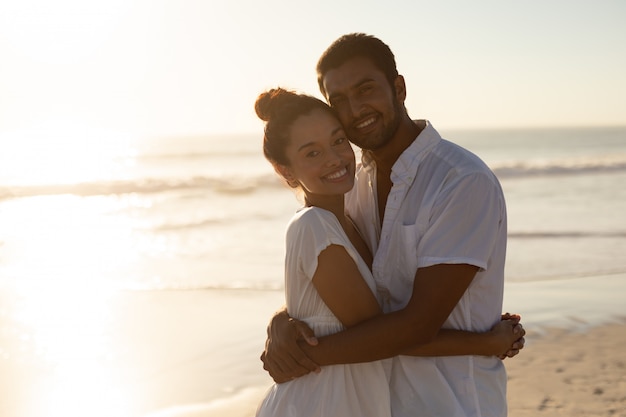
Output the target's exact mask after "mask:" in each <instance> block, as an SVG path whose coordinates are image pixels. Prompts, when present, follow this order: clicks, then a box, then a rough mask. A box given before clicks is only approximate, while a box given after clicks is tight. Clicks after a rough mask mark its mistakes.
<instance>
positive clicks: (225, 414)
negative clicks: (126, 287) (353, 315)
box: [0, 278, 626, 417]
mask: <svg viewBox="0 0 626 417" xmlns="http://www.w3.org/2000/svg"><path fill="white" fill-rule="evenodd" d="M596 279H597V278H596ZM535 286H536V284H535ZM524 288H525V287H517V286H516V287H514V289H515V293H518V294H519V296H520V297H521V298H520V300H519V301H520V302H521V301H523V300H524V299H529V296H528V295H527V294H526V292H525V291H524V290H523V289H524ZM543 289H544V290H545V291H543V292H541V293H542V294H545V295H547V296H549V295H550V293H549V291H547V290H546V288H543ZM529 291H530V289H529ZM538 297H539V295H537V297H535V301H537V298H538ZM516 300H517V298H515V297H514V298H513V299H510V300H509V304H508V305H510V306H511V307H512V311H516V312H517V311H521V312H522V313H523V311H522V309H520V308H518V302H517V301H516ZM4 301H7V299H4ZM14 302H15V303H18V304H19V302H20V300H19V299H17V301H14ZM94 304H95V300H85V299H83V300H81V301H80V304H79V305H77V306H72V305H67V306H65V307H66V309H67V315H59V313H58V312H53V311H44V310H41V311H40V312H39V313H38V314H39V315H40V316H37V317H33V320H34V321H33V323H32V324H31V325H27V323H24V322H20V321H19V320H10V319H9V318H7V317H6V316H4V317H0V319H1V320H0V321H2V323H0V324H2V326H1V327H2V328H3V333H2V334H0V342H1V344H0V346H2V349H3V351H2V353H3V356H2V358H1V360H0V389H1V391H0V392H1V394H0V395H1V397H2V398H1V401H0V415H2V416H3V417H24V416H32V417H57V416H58V417H61V416H63V417H70V416H71V417H73V416H76V417H78V416H84V415H90V416H98V417H99V416H101V417H113V416H115V417H175V416H176V417H183V416H185V417H192V416H193V417H214V416H220V417H252V416H254V411H255V409H256V405H257V404H258V402H259V401H260V400H261V398H262V397H263V395H264V393H265V391H266V390H267V388H268V387H269V386H270V385H271V380H270V379H269V377H268V376H267V375H266V374H265V373H264V371H263V370H262V368H261V363H260V361H259V359H258V357H259V354H260V352H261V349H262V347H263V343H264V338H265V325H266V324H267V320H268V318H269V317H270V315H271V314H272V313H273V311H275V309H276V308H278V307H279V306H280V305H281V304H282V293H281V292H280V291H266V292H259V291H247V290H229V291H147V292H142V291H139V292H132V291H131V292H124V293H119V294H112V295H110V296H109V297H108V298H107V299H106V303H105V305H106V307H107V311H108V314H107V315H106V317H107V320H106V321H104V322H103V323H101V324H97V322H96V321H94V320H95V319H94V317H90V316H89V310H88V309H87V308H86V306H87V305H94ZM13 307H14V308H15V309H18V306H15V305H14V306H13ZM74 307H76V308H74ZM79 308H82V311H83V314H82V315H81V314H80V311H79V310H78V309H79ZM561 311H562V314H563V315H566V316H568V317H569V321H568V322H567V324H563V325H561V326H556V327H554V328H546V327H543V326H542V325H539V324H537V323H540V322H544V321H550V320H547V318H546V317H544V316H541V315H537V316H535V315H533V314H529V315H528V318H527V319H526V320H525V321H524V323H525V327H526V328H527V330H528V335H527V342H526V348H525V349H524V350H523V351H522V353H521V354H520V355H518V356H517V357H516V358H514V359H507V362H506V364H507V369H508V374H509V390H508V391H509V405H510V413H509V415H510V416H511V417H527V416H528V417H529V416H536V415H541V416H545V417H551V416H626V353H625V352H626V351H625V350H624V346H625V345H626V317H624V316H621V317H620V316H619V314H618V313H617V314H616V313H615V310H614V313H613V314H611V317H612V319H609V320H606V321H604V322H598V323H595V322H594V323H584V322H582V321H581V320H578V321H576V320H574V319H573V318H572V317H571V316H570V315H569V314H570V313H569V312H567V310H565V309H561ZM42 320H43V321H42ZM37 323H39V324H37ZM48 333H51V334H53V335H54V338H52V339H45V338H44V336H46V334H48ZM20 334H21V335H28V337H27V338H26V337H15V336H16V335H20ZM96 336H97V337H96ZM92 337H93V338H94V340H93V342H94V343H93V344H91V341H90V339H91V338H92ZM46 340H47V341H46ZM44 342H46V343H47V345H44V344H43V343H44ZM57 343H58V347H55V346H56V345H55V344H57ZM57 349H58V351H57Z"/></svg>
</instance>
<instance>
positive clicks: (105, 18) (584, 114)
mask: <svg viewBox="0 0 626 417" xmlns="http://www.w3.org/2000/svg"><path fill="white" fill-rule="evenodd" d="M625 19H626V1H623V0H612V1H611V0H599V1H593V2H592V1H588V0H569V1H565V0H549V1H545V0H526V1H507V0H493V1H492V0H484V1H483V0H476V1H467V0H451V1H434V0H431V1H421V0H410V1H393V0H387V1H380V0H379V1H376V2H374V1H371V0H359V1H354V0H347V1H337V0H319V1H315V2H301V1H296V0H265V1H255V0H239V1H237V0H233V1H225V0H224V1H200V0H169V1H168V0H150V1H140V0H107V1H84V0H56V1H50V0H20V1H6V0H0V60H1V63H0V141H1V142H0V145H4V144H6V143H17V141H18V140H22V139H24V138H28V139H29V140H30V141H31V143H32V144H35V145H36V144H37V141H42V142H43V141H47V140H49V139H50V138H51V137H61V136H63V137H75V138H76V140H77V141H79V140H81V139H82V138H83V137H85V136H89V137H92V138H96V139H97V140H100V139H102V138H107V139H109V138H114V137H126V138H127V137H132V138H151V137H174V136H190V135H205V134H217V133H248V132H250V133H253V132H259V131H260V130H261V129H262V124H261V122H260V121H259V120H258V119H257V118H256V115H255V113H254V109H253V105H254V100H255V99H256V97H257V96H258V94H259V93H261V92H262V91H264V90H266V89H268V88H271V87H275V86H279V85H280V86H283V87H288V88H293V89H297V90H299V91H303V92H307V93H310V94H313V95H316V96H318V97H321V96H320V93H319V91H318V89H317V84H316V75H315V64H316V62H317V59H318V57H319V55H320V54H321V53H322V52H323V51H324V49H325V48H326V47H327V46H328V45H329V44H330V43H331V42H332V41H334V40H335V39H336V38H338V37H339V36H341V35H342V34H345V33H350V32H365V33H369V34H372V35H375V36H377V37H379V38H380V39H382V40H383V41H384V42H385V43H387V44H388V45H389V46H390V47H391V49H392V51H393V52H394V54H395V56H396V60H397V64H398V69H399V72H400V73H401V74H403V75H404V76H405V79H406V82H407V89H408V96H407V100H406V106H407V108H408V110H409V114H410V115H411V116H412V117H413V118H426V119H429V120H431V122H432V123H433V124H434V125H435V126H436V127H437V128H439V129H441V128H447V129H452V128H502V127H552V126H554V127H562V126H604V125H626V46H625V45H626V25H625V24H624V21H625Z"/></svg>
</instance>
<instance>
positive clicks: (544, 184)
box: [0, 125, 626, 417]
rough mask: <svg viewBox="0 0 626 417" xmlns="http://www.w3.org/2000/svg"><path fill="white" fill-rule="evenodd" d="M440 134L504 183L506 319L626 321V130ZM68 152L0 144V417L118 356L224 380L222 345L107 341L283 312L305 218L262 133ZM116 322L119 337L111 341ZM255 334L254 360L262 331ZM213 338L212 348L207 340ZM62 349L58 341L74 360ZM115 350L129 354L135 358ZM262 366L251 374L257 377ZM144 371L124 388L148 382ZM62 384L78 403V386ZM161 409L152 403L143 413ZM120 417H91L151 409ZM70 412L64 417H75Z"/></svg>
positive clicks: (230, 383) (227, 359)
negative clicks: (155, 327) (205, 305)
mask: <svg viewBox="0 0 626 417" xmlns="http://www.w3.org/2000/svg"><path fill="white" fill-rule="evenodd" d="M435 127H436V125H435ZM441 133H442V135H443V136H444V137H445V138H447V139H449V140H451V141H453V142H456V143H458V144H460V145H462V146H464V147H466V148H468V149H469V150H471V151H473V152H474V153H476V154H478V155H479V156H480V157H481V158H482V159H483V160H484V161H485V162H486V163H487V164H488V165H489V166H490V167H491V168H492V169H493V170H494V172H495V173H496V175H497V176H498V177H499V179H500V181H501V183H502V186H503V189H504V193H505V197H506V200H507V207H508V215H509V243H508V252H507V266H506V289H505V306H504V307H505V310H509V311H513V312H517V313H522V315H523V317H524V320H525V324H526V325H527V326H528V325H531V326H532V325H536V326H551V325H555V324H557V322H563V321H564V320H565V322H566V323H567V324H569V325H571V324H572V323H575V324H576V325H581V326H582V327H584V326H586V325H593V324H595V323H599V322H606V321H610V320H613V319H615V318H620V317H621V318H623V317H624V314H623V313H620V312H621V309H622V308H623V307H622V306H623V302H624V295H625V294H626V293H625V292H624V291H625V290H626V187H625V186H624V184H626V127H606V128H569V129H556V128H555V129H520V130H504V129H503V130H467V131H463V130H441ZM75 143H76V142H64V141H63V140H53V141H51V143H50V144H48V145H47V146H46V147H45V148H34V147H33V146H19V147H17V145H16V148H15V152H14V150H13V148H12V147H11V146H10V145H9V146H8V147H7V148H5V149H3V151H2V155H0V371H2V370H4V372H0V374H3V375H4V376H2V377H0V388H2V391H4V392H7V391H6V388H7V387H8V386H13V385H14V380H15V378H14V377H16V376H17V379H18V380H21V381H26V382H23V384H22V385H23V386H22V387H21V388H19V387H20V385H19V384H18V385H17V386H18V388H15V387H14V388H13V389H14V390H18V391H16V392H18V393H19V395H18V396H15V397H11V401H8V399H7V398H9V397H7V398H3V399H2V400H0V404H2V403H4V404H13V405H12V406H11V407H9V406H5V408H4V409H2V407H3V406H2V405H0V411H2V413H0V414H2V415H3V416H11V417H13V415H15V416H18V415H21V414H19V412H21V410H25V409H26V408H24V407H26V405H25V404H27V403H29V401H30V400H31V399H32V398H31V397H32V396H33V395H35V394H34V393H35V392H38V391H33V390H34V388H32V386H33V385H32V384H31V382H32V381H35V380H36V381H41V380H47V379H46V378H48V379H49V380H51V381H57V382H58V379H54V378H57V377H58V376H59V371H58V370H59V369H64V368H63V364H67V363H68V361H70V362H71V363H75V362H76V358H77V357H78V358H79V359H80V361H79V362H80V364H83V365H84V364H85V363H90V364H92V365H93V364H94V363H99V361H102V360H104V361H105V362H107V361H109V362H108V363H116V364H118V365H119V364H120V363H121V362H115V361H116V360H117V359H115V358H119V357H122V358H126V359H124V361H126V360H127V359H128V357H132V358H134V359H137V360H136V361H134V362H133V363H143V362H142V361H143V360H147V359H145V358H147V357H150V358H152V359H151V360H152V362H150V363H155V362H158V363H161V364H167V363H169V362H168V360H170V361H173V360H174V359H171V356H172V352H174V351H176V352H179V353H178V356H176V357H178V358H179V359H176V360H177V361H178V362H176V363H183V362H185V361H186V360H189V358H190V357H192V356H193V355H196V356H197V357H201V356H202V355H206V354H207V353H206V350H207V349H209V350H211V352H213V353H212V355H218V356H219V355H221V356H219V358H221V359H220V360H221V361H223V362H224V364H226V363H227V364H229V365H228V366H229V368H228V369H233V368H232V367H231V365H232V366H236V365H233V364H235V363H236V359H235V358H233V357H232V355H234V354H235V353H233V352H237V354H243V353H241V352H240V351H238V350H237V348H236V347H235V346H236V345H237V344H236V343H234V342H232V341H228V340H226V341H225V340H222V339H220V338H218V340H216V339H206V340H204V339H203V341H198V340H196V339H194V340H195V342H194V343H196V344H195V346H191V345H192V343H191V342H189V344H190V346H187V347H184V346H183V347H180V346H179V347H176V348H174V347H172V346H169V345H168V346H169V347H168V350H167V351H166V350H165V348H162V349H163V351H162V352H161V351H159V352H161V353H159V354H157V353H154V352H155V351H153V350H151V349H153V348H148V347H147V345H146V347H142V348H140V347H138V346H140V345H141V346H143V343H146V344H147V342H146V340H152V339H151V338H154V337H157V336H155V334H153V333H149V334H147V333H146V334H147V335H144V336H145V337H144V336H141V337H143V339H141V338H139V336H136V338H132V337H131V336H129V335H128V334H127V333H124V335H125V336H124V337H126V339H124V338H123V337H122V338H121V339H120V338H118V339H116V340H118V341H117V342H115V343H117V344H115V343H113V342H112V336H111V334H112V333H115V334H118V333H119V332H130V330H128V329H127V328H126V327H125V326H131V324H124V323H128V320H130V322H129V323H135V325H133V326H135V327H132V326H131V327H132V328H133V329H134V330H133V331H135V332H138V333H137V334H144V333H141V332H142V331H145V332H147V330H142V329H143V327H142V326H144V325H145V323H146V322H148V321H154V320H157V318H158V320H161V321H163V322H165V323H169V322H168V321H167V320H173V319H171V317H170V316H168V315H164V314H165V313H164V312H163V311H161V310H157V309H156V307H150V308H151V309H152V310H149V312H146V311H148V310H145V311H144V310H141V311H143V313H137V315H134V313H132V312H133V311H135V310H133V307H132V306H133V305H134V306H135V307H134V308H136V309H139V308H140V306H141V305H143V304H142V303H144V301H142V300H144V298H146V297H149V296H150V294H158V295H157V296H156V297H158V299H159V300H161V301H160V302H163V303H164V306H165V305H168V306H170V307H171V305H170V304H168V303H173V301H172V300H173V299H174V298H176V297H179V296H180V295H179V294H180V293H181V292H184V293H187V294H189V293H191V294H195V295H193V297H200V295H199V294H211V295H210V296H211V297H213V298H212V300H214V303H215V305H218V304H219V303H220V300H222V301H224V300H231V301H232V300H233V299H235V300H236V299H237V297H238V296H237V295H236V294H246V296H245V297H243V298H244V301H243V303H244V304H240V305H237V306H231V307H230V308H231V309H233V310H237V311H238V314H248V315H250V316H255V315H260V314H261V315H262V318H261V319H257V320H260V321H261V322H262V323H266V321H267V319H266V317H267V318H269V312H271V311H273V310H272V309H276V308H278V307H279V306H280V305H279V304H278V303H275V304H272V305H268V306H267V308H268V309H269V310H268V311H265V310H264V311H263V312H262V313H260V312H258V311H254V309H253V308H252V307H251V306H253V305H257V304H254V303H252V302H251V304H250V306H246V304H245V303H246V301H245V300H246V299H248V300H251V299H254V300H259V299H263V297H265V295H264V294H271V298H269V300H271V302H272V303H274V302H276V301H279V300H280V299H281V298H282V295H281V293H282V289H283V277H282V275H283V256H284V249H285V248H284V230H285V226H286V224H287V221H288V220H289V219H290V217H291V215H292V214H293V213H294V211H295V210H297V209H298V208H299V206H300V203H299V202H298V200H297V199H296V197H295V195H294V194H293V193H292V191H291V190H290V189H288V188H287V187H286V186H284V185H283V184H282V182H281V181H280V180H279V179H278V177H277V175H276V174H275V173H274V171H273V170H272V168H271V166H270V165H269V163H268V162H267V161H265V159H264V158H263V156H262V152H261V134H260V133H259V134H240V135H235V134H231V135H216V136H203V137H181V138H163V139H158V140H156V139H155V140H150V141H133V140H121V141H112V142H111V143H108V142H107V141H106V138H103V140H102V141H99V142H94V141H92V142H89V143H88V144H87V145H84V146H83V147H82V148H81V149H79V151H80V152H77V150H76V149H75ZM70 145H71V146H70ZM119 294H124V297H127V296H128V294H131V296H130V297H132V300H134V301H133V302H127V304H125V306H126V307H124V308H125V309H123V311H125V312H130V313H128V314H129V317H120V316H119V312H118V311H117V310H116V307H115V306H116V305H119V303H120V301H119V297H118V296H119ZM167 294H170V295H171V296H168V295H167ZM115 297H118V298H115ZM246 297H248V298H246ZM111 299H115V300H117V301H115V302H112V301H111ZM123 299H124V300H126V298H123ZM168 300H169V301H168ZM124 302H126V301H124ZM268 302H270V301H268ZM116 303H117V304H116ZM187 304H188V303H187ZM151 305H152V304H151ZM219 305H221V304H219ZM164 308H165V307H164ZM176 308H177V309H181V311H183V312H179V313H178V314H179V315H183V314H185V316H184V317H192V316H193V317H194V320H200V319H201V320H205V321H206V322H207V323H208V322H212V323H215V322H216V320H217V321H219V320H225V322H224V323H225V324H224V326H229V324H228V323H229V322H228V319H226V318H225V317H221V316H217V314H218V313H216V316H211V317H206V318H202V317H200V318H197V315H198V312H197V311H196V310H193V308H194V307H193V306H191V305H185V303H182V307H181V306H179V307H176ZM214 308H217V307H214ZM220 308H221V307H220ZM224 308H228V307H224ZM120 311H122V309H121V308H120ZM136 311H139V310H136ZM168 311H169V313H168V314H170V313H172V312H173V311H174V308H173V307H172V309H170V310H168ZM211 311H213V310H211ZM142 314H143V316H142ZM211 314H213V313H211ZM229 314H234V313H232V311H231V313H229ZM133 317H134V318H133ZM137 317H143V319H145V321H141V320H140V319H139V318H137ZM181 317H182V316H181ZM238 317H239V316H238ZM152 318H154V320H153V319H152ZM83 319H84V320H86V321H87V322H88V324H85V323H84V322H83V321H81V320H83ZM143 319H142V320H143ZM116 320H117V321H116ZM133 320H135V321H133ZM189 320H191V319H189ZM238 320H241V321H242V322H243V321H245V320H246V318H245V317H239V319H238ZM111 322H115V323H118V324H117V325H116V326H117V327H115V329H114V330H111V326H110V325H109V324H110V323H111ZM68 323H69V324H68ZM99 323H100V324H99ZM120 323H121V324H120ZM142 323H143V324H142ZM107 326H108V327H107ZM169 326H170V327H168V328H172V329H176V326H179V324H172V323H170V324H169ZM77 328H78V329H81V331H80V332H78V331H77V330H76V329H77ZM107 329H108V330H107ZM120 329H122V330H120ZM258 330H259V335H258V336H255V337H256V338H258V339H259V340H258V343H259V345H260V346H262V343H263V340H262V338H263V332H264V328H260V329H258ZM194 331H195V330H194ZM212 331H213V332H217V333H218V334H220V335H221V337H224V334H222V333H220V332H221V331H222V329H221V328H220V327H215V328H213V330H212ZM72 335H73V336H72ZM63 337H70V338H71V340H72V341H71V343H72V346H73V347H72V348H69V347H68V345H67V343H70V342H67V341H66V342H64V341H63V340H62V338H63ZM116 337H117V336H116ZM159 337H163V338H165V337H166V336H165V335H161V336H159ZM176 337H177V338H178V339H179V340H180V339H182V338H184V337H189V336H181V335H180V334H178V333H177V336H176ZM176 337H174V338H176ZM137 338H139V339H137ZM120 340H126V341H127V342H128V340H132V341H133V342H132V347H124V346H123V345H122V342H121V341H120ZM159 340H161V339H159ZM163 340H165V339H163ZM168 340H169V339H168ZM163 343H165V342H163ZM113 345H115V346H113ZM151 346H154V345H151ZM129 349H130V350H131V351H132V352H134V353H132V352H131V353H128V350H129ZM133 349H134V350H133ZM176 349H178V350H176ZM181 349H182V350H181ZM185 349H187V350H185ZM251 349H252V348H251ZM252 350H254V349H252ZM125 352H126V353H125ZM216 352H221V353H216ZM228 352H230V356H229V354H228ZM246 352H247V351H246ZM257 353H258V352H257V351H255V350H254V351H253V352H252V354H253V355H254V357H253V359H252V360H253V361H254V364H255V365H254V366H255V367H256V366H258V367H259V368H260V365H259V362H258V359H257V358H258V355H257ZM247 354H248V353H246V355H247ZM133 355H134V356H133ZM150 355H153V356H154V355H156V356H154V357H152V356H150ZM103 358H104V359H103ZM138 358H139V359H138ZM142 358H143V359H142ZM168 358H169V359H168ZM124 364H126V365H127V362H124ZM118 365H116V366H118ZM126 365H124V366H126ZM119 366H120V367H121V365H119ZM137 366H139V365H137ZM145 366H146V367H150V366H151V365H145ZM163 366H165V365H163ZM207 366H208V365H207ZM213 366H218V365H213ZM224 366H225V365H224ZM172 367H174V365H172ZM209 368H210V367H209ZM98 369H100V368H98ZM142 369H144V368H142ZM207 369H208V368H207ZM211 369H213V371H212V372H216V371H215V369H218V368H215V369H214V368H211ZM219 369H221V368H219ZM7 370H8V371H7ZM144 371H145V372H144ZM144 371H142V372H144V373H142V374H141V375H142V376H141V377H136V378H135V382H137V381H144V382H145V381H146V380H148V379H150V380H152V379H151V378H152V377H149V376H147V375H152V374H150V372H149V371H147V370H144ZM99 372H104V371H102V369H100V371H99ZM128 372H130V371H128ZM220 372H222V371H220ZM33 373H34V375H39V376H37V377H33V376H32V375H33ZM241 374H242V373H241V372H239V373H236V375H239V376H241ZM244 374H245V372H244ZM260 374H262V371H260ZM7 375H8V376H7ZM28 375H31V376H30V377H29V376H28ZM51 375H54V378H53V377H52V376H51ZM77 375H78V374H77ZM220 375H221V376H220V378H222V380H223V381H226V382H224V384H225V385H220V384H218V383H216V382H215V381H213V382H212V385H211V383H209V382H206V381H205V382H204V383H205V384H207V385H205V388H206V390H205V391H206V392H205V393H204V397H202V396H201V395H200V394H199V397H198V398H200V399H202V400H206V399H207V398H220V396H223V395H226V394H225V393H232V391H233V390H236V389H235V388H233V387H236V388H237V389H241V388H242V386H243V387H246V386H248V385H254V383H256V382H258V381H257V380H255V382H254V383H252V382H250V383H249V384H248V382H246V383H242V382H241V380H240V379H239V380H236V379H235V377H234V376H230V380H229V377H228V375H229V373H228V371H226V370H224V371H223V374H222V373H220ZM9 376H11V378H9ZM29 378H31V379H32V381H31V379H29ZM33 378H34V379H33ZM42 378H43V379H42ZM77 378H78V377H77ZM29 381H31V382H29ZM70 381H74V382H73V383H74V385H72V390H74V389H75V387H76V385H75V384H77V383H79V382H77V381H78V380H77V379H74V380H72V379H71V378H70ZM207 381H208V380H207ZM246 381H247V380H246ZM38 384H39V385H38ZM41 384H42V383H39V382H38V383H37V384H35V385H37V386H40V385H41ZM55 384H56V382H55ZM137 384H139V382H137ZM41 386H45V384H44V385H41ZM55 386H57V385H55ZM224 386H226V387H227V388H224ZM42 389H43V388H42ZM94 389H95V390H100V392H101V387H99V388H94ZM200 391H202V390H200ZM207 392H208V393H209V394H207ZM51 398H52V397H51ZM61 398H63V397H62V396H61ZM86 398H91V397H89V396H87V397H86ZM57 400H58V398H57ZM57 400H54V398H53V399H50V398H49V399H48V400H47V401H49V402H48V403H46V402H45V401H44V402H43V404H48V406H47V408H46V409H47V410H51V409H52V410H65V411H63V413H64V414H63V413H61V411H59V413H61V414H55V413H54V412H52V413H47V412H44V411H41V410H39V411H33V410H31V411H32V412H31V413H30V414H28V415H32V416H52V415H65V416H69V415H73V414H72V413H71V412H69V411H67V410H66V409H64V408H63V407H62V406H61V405H59V404H57V403H58V402H59V401H57ZM54 401H57V402H54ZM172 401H174V400H172ZM61 402H62V401H61ZM110 402H111V401H110ZM112 403H115V401H112ZM171 403H172V402H171V401H170V402H169V403H168V402H166V401H165V400H164V399H163V403H159V404H156V403H155V404H153V406H154V407H156V408H158V407H157V406H164V405H167V404H171ZM50 404H56V405H55V406H53V405H50ZM144 405H145V404H144ZM57 406H58V408H54V407H57ZM85 407H86V406H85ZM120 407H121V406H120ZM154 407H153V408H154ZM122 408H123V407H121V408H120V409H119V410H114V411H111V410H108V409H107V410H108V411H107V412H103V413H102V414H94V413H93V412H90V415H117V416H121V415H129V416H136V415H139V414H137V413H138V412H136V410H139V409H141V410H144V411H145V410H148V409H151V408H150V407H148V406H144V407H143V408H142V407H140V406H138V405H136V407H135V408H132V407H130V408H128V409H127V411H126V412H127V413H126V414H124V413H123V412H122V411H120V410H121V409H122ZM131 409H133V410H135V412H131V411H128V410H131ZM16 410H17V411H16ZM29 410H30V409H29ZM77 410H79V411H77V412H76V413H75V415H80V413H82V412H84V409H83V408H80V407H79V408H77ZM12 412H14V413H15V414H11V413H12ZM23 415H26V414H23ZM83 415H84V414H83Z"/></svg>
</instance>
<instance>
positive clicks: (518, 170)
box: [491, 155, 626, 178]
mask: <svg viewBox="0 0 626 417" xmlns="http://www.w3.org/2000/svg"><path fill="white" fill-rule="evenodd" d="M491 169H492V170H493V172H494V173H495V174H496V175H497V176H498V178H520V177H536V176H556V175H581V174H589V173H602V172H617V171H626V155H618V156H614V157H606V158H597V159H579V160H567V161H551V162H545V163H536V162H535V163H532V162H531V163H525V162H513V163H508V164H500V165H494V166H492V167H491Z"/></svg>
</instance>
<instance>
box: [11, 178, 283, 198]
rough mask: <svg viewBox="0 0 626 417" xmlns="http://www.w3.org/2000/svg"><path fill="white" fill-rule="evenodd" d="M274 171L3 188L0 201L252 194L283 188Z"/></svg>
mask: <svg viewBox="0 0 626 417" xmlns="http://www.w3.org/2000/svg"><path fill="white" fill-rule="evenodd" d="M282 186H283V185H282V183H281V182H280V181H279V180H278V178H277V177H276V175H275V174H274V173H269V174H265V175H259V176H256V177H249V178H233V177H230V178H229V179H225V178H222V177H192V178H180V179H168V178H150V179H138V180H118V181H95V182H84V183H78V184H52V185H24V186H11V187H0V200H3V199H10V198H20V197H34V196H42V195H61V194H72V195H77V196H81V197H90V196H97V195H116V194H133V193H136V194H151V193H162V192H168V191H182V190H194V189H195V190H203V191H212V192H216V193H219V194H251V193H253V192H255V191H256V190H258V189H260V188H276V187H282Z"/></svg>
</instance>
